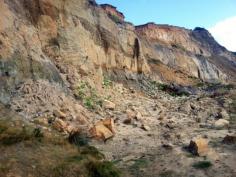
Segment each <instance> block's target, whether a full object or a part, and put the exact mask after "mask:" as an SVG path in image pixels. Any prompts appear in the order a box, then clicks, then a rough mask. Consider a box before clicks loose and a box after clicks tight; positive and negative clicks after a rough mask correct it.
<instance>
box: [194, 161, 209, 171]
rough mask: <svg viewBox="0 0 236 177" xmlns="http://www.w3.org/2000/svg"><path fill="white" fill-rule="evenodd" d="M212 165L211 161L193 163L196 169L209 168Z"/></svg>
mask: <svg viewBox="0 0 236 177" xmlns="http://www.w3.org/2000/svg"><path fill="white" fill-rule="evenodd" d="M211 166H212V163H211V162H210V161H199V162H196V163H194V164H193V167H194V168H196V169H208V168H210V167H211Z"/></svg>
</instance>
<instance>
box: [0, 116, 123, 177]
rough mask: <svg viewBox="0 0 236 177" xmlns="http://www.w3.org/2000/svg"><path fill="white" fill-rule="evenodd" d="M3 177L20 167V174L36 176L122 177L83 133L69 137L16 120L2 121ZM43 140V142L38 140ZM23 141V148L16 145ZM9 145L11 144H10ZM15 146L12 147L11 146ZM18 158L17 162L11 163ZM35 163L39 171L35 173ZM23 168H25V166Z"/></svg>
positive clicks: (0, 122)
mask: <svg viewBox="0 0 236 177" xmlns="http://www.w3.org/2000/svg"><path fill="white" fill-rule="evenodd" d="M0 127H1V133H0V149H1V150H2V152H1V153H2V154H3V156H1V158H0V176H6V174H8V172H9V171H12V170H13V169H19V173H20V174H23V176H26V174H31V173H33V174H32V175H33V176H35V177H41V176H50V177H60V176H61V177H78V176H83V177H113V176H114V177H119V176H120V172H119V170H118V169H117V168H116V167H115V166H114V165H113V163H112V162H106V161H104V158H105V157H104V155H103V154H102V153H100V152H99V151H98V150H97V149H96V148H95V147H92V146H89V145H88V144H87V143H88V142H87V139H84V136H83V135H81V134H77V135H73V136H71V137H70V138H69V141H70V143H72V144H70V143H69V141H68V139H67V138H65V137H63V136H62V135H61V134H59V133H57V132H55V131H47V130H44V131H42V130H41V129H39V128H34V127H31V125H28V124H24V126H23V127H22V123H16V124H15V123H14V122H13V121H9V120H7V121H2V120H0ZM38 140H40V141H38ZM18 143H20V148H19V146H18V145H17V146H16V144H18ZM6 145H8V146H6ZM10 145H11V146H10ZM12 159H14V163H11V165H10V166H5V165H4V164H10V162H11V160H12ZM32 165H34V166H35V167H37V168H35V170H34V171H33V172H32ZM22 167H23V168H22Z"/></svg>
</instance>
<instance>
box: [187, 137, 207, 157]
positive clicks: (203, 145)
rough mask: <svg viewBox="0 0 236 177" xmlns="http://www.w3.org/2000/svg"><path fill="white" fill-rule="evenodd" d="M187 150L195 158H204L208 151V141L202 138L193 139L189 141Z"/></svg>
mask: <svg viewBox="0 0 236 177" xmlns="http://www.w3.org/2000/svg"><path fill="white" fill-rule="evenodd" d="M188 150H189V151H190V152H191V153H192V154H193V155H197V156H205V155H206V154H207V153H208V151H209V149H208V141H207V140H206V139H203V138H195V139H193V140H191V141H190V144H189V146H188Z"/></svg>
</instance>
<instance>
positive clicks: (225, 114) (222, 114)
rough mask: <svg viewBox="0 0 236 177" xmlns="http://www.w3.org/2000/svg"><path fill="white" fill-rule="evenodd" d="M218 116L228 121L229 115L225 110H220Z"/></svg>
mask: <svg viewBox="0 0 236 177" xmlns="http://www.w3.org/2000/svg"><path fill="white" fill-rule="evenodd" d="M219 115H220V116H221V117H222V118H223V119H225V120H229V118H230V117H229V114H228V113H227V111H226V110H222V111H221V112H220V113H219Z"/></svg>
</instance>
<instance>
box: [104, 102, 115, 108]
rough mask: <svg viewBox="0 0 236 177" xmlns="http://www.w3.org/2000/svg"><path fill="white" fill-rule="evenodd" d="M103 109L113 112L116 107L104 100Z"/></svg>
mask: <svg viewBox="0 0 236 177" xmlns="http://www.w3.org/2000/svg"><path fill="white" fill-rule="evenodd" d="M103 107H104V108H105V109H110V110H114V109H115V107H116V104H115V103H113V102H111V101H109V100H104V101H103Z"/></svg>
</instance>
